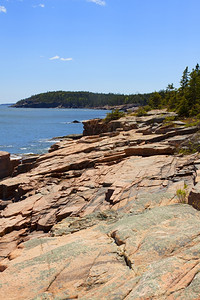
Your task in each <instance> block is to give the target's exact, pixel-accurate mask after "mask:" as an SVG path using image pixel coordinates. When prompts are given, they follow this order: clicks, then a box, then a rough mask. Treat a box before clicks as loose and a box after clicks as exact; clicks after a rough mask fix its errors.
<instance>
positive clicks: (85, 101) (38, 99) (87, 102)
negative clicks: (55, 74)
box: [14, 91, 152, 108]
mask: <svg viewBox="0 0 200 300" xmlns="http://www.w3.org/2000/svg"><path fill="white" fill-rule="evenodd" d="M151 95H152V94H134V95H123V94H111V93H110V94H100V93H90V92H64V91H57V92H47V93H42V94H38V95H34V96H31V97H30V98H27V99H23V100H21V101H18V102H17V103H16V104H15V105H14V106H15V107H34V108H51V107H52V108H55V107H61V108H94V107H103V106H106V105H108V106H117V105H122V104H134V105H135V106H139V105H146V104H147V103H148V101H149V99H150V97H151Z"/></svg>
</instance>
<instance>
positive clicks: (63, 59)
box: [49, 55, 73, 61]
mask: <svg viewBox="0 0 200 300" xmlns="http://www.w3.org/2000/svg"><path fill="white" fill-rule="evenodd" d="M56 59H59V60H62V61H71V60H73V58H71V57H67V58H64V57H60V56H58V55H56V56H53V57H50V58H49V60H56Z"/></svg>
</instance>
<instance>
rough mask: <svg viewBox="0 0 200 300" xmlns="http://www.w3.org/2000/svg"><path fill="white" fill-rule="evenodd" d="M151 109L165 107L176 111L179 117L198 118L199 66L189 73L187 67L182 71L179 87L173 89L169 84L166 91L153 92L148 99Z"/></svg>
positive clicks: (199, 107) (199, 97)
mask: <svg viewBox="0 0 200 300" xmlns="http://www.w3.org/2000/svg"><path fill="white" fill-rule="evenodd" d="M148 104H149V106H150V107H151V108H162V107H166V108H167V109H168V110H172V111H176V112H177V113H178V114H179V116H181V117H192V116H198V115H199V117H200V68H199V64H197V65H196V67H195V68H193V69H192V71H191V72H189V70H188V67H186V68H185V70H184V71H183V75H182V78H181V80H180V87H179V88H178V89H176V88H174V85H173V84H169V85H168V86H167V88H166V90H163V91H160V92H155V93H153V94H152V95H151V97H150V98H149V101H148Z"/></svg>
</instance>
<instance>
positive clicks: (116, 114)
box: [104, 109, 125, 123]
mask: <svg viewBox="0 0 200 300" xmlns="http://www.w3.org/2000/svg"><path fill="white" fill-rule="evenodd" d="M124 115H125V113H124V112H123V111H119V109H114V110H112V112H111V113H107V115H106V117H105V119H104V122H106V123H108V122H110V121H112V120H118V119H120V118H122V117H123V116H124Z"/></svg>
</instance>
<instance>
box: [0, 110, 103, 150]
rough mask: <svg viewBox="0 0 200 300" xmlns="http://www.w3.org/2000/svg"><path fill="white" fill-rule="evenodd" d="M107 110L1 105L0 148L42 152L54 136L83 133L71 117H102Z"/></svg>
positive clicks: (79, 119)
mask: <svg viewBox="0 0 200 300" xmlns="http://www.w3.org/2000/svg"><path fill="white" fill-rule="evenodd" d="M107 112H108V111H105V110H91V109H51V108H49V109H45V108H42V109H40V108H37V109H35V108H12V107H9V106H5V105H0V151H7V152H10V153H11V154H25V153H39V154H41V153H45V152H47V151H48V149H49V147H50V146H51V144H53V143H55V141H53V140H52V138H53V137H57V136H64V135H68V134H79V133H82V131H83V125H82V123H71V122H72V121H74V120H78V121H83V120H88V119H92V118H104V117H105V115H106V113H107Z"/></svg>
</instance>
